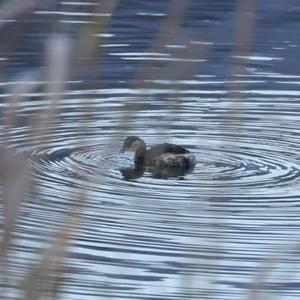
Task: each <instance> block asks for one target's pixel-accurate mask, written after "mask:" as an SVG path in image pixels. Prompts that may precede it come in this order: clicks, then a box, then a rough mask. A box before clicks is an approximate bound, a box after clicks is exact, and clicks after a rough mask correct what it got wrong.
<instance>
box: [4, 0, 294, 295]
mask: <svg viewBox="0 0 300 300" xmlns="http://www.w3.org/2000/svg"><path fill="white" fill-rule="evenodd" d="M80 3H81V2H80ZM80 3H79V2H76V1H74V2H67V1H65V2H62V3H60V6H59V9H60V10H57V8H56V10H55V12H56V13H57V14H59V18H60V21H61V22H64V23H68V24H72V25H74V26H77V25H78V23H80V22H88V20H89V18H90V15H89V14H87V15H85V14H83V12H84V11H85V7H86V6H88V5H92V4H91V2H84V3H85V4H84V5H83V4H82V3H81V4H80ZM89 3H90V4H89ZM167 4H168V1H151V2H149V1H121V2H120V5H119V6H117V8H116V12H115V15H114V16H113V18H112V24H111V25H110V26H109V28H108V29H107V32H106V33H105V43H104V44H103V45H102V46H103V49H104V54H103V55H104V59H102V60H100V59H99V66H98V65H97V63H98V61H96V62H95V65H96V66H97V67H99V78H98V79H96V80H94V81H93V88H92V89H89V88H87V85H86V81H84V79H78V80H73V81H72V82H71V83H69V86H68V88H69V89H68V91H67V92H66V93H65V94H64V99H63V100H62V101H60V102H59V106H58V111H59V113H58V117H57V118H56V119H55V120H54V121H53V122H51V123H49V124H48V125H47V128H48V129H49V130H50V132H51V135H50V137H48V138H47V139H45V140H43V139H35V138H34V137H33V136H32V135H31V132H30V126H29V125H28V123H29V120H31V118H32V117H34V116H36V115H39V114H41V113H42V111H43V109H45V107H47V105H48V103H49V102H48V101H47V100H45V97H46V98H47V97H49V95H48V96H47V95H46V94H45V93H44V92H35V93H32V94H30V95H28V98H27V100H26V101H25V100H24V101H23V102H22V103H20V104H19V105H18V108H17V110H18V114H19V118H20V124H18V126H17V127H16V128H15V130H14V132H13V135H12V141H11V144H12V146H13V147H14V148H15V149H17V151H18V152H21V153H27V154H28V153H29V154H30V155H31V157H38V158H40V159H31V158H28V159H27V163H28V165H30V166H31V167H32V169H33V170H34V171H35V174H36V178H37V185H38V194H34V196H32V197H31V198H30V199H29V200H28V201H27V202H26V204H25V205H24V208H23V212H22V219H21V221H20V222H19V224H18V226H17V229H16V240H15V245H16V246H15V248H14V251H13V252H12V253H11V257H12V259H13V261H14V267H13V272H14V273H15V274H16V276H19V277H20V278H21V277H22V276H23V274H24V273H25V272H26V270H27V267H28V265H30V264H31V263H32V260H33V261H34V260H35V259H36V257H37V255H38V253H39V249H41V248H43V247H44V246H45V244H47V242H46V241H47V237H49V236H51V233H52V232H53V231H55V230H57V229H58V228H59V226H60V225H61V223H62V222H63V220H64V219H65V218H66V214H67V212H68V210H69V207H70V206H71V205H72V201H74V199H76V198H77V197H78V194H79V193H80V190H82V188H84V189H85V190H86V192H87V201H86V203H85V204H84V205H83V207H82V212H81V221H80V222H81V223H80V227H79V230H78V231H76V233H75V234H74V235H75V236H74V238H73V239H72V243H71V247H70V248H69V251H68V255H67V257H68V258H67V267H66V271H65V274H64V277H65V283H64V285H63V287H62V290H61V293H62V299H100V298H109V297H112V298H116V299H191V298H194V299H220V300H221V299H222V300H224V299H247V297H248V296H249V295H250V293H251V284H253V283H254V282H255V280H256V279H255V278H256V276H258V275H259V274H261V273H263V274H264V276H263V280H264V281H265V286H264V290H265V292H266V293H268V294H269V295H273V294H276V295H278V296H279V298H278V299H299V297H300V286H299V280H300V272H299V267H300V258H299V251H298V252H297V250H298V249H299V229H300V189H299V188H300V176H299V175H300V171H299V159H300V156H299V150H300V143H299V142H300V138H299V133H300V132H299V131H300V130H299V120H300V102H299V96H300V92H299V84H300V74H299V70H298V65H297V62H298V59H299V53H300V52H299V44H300V42H299V38H298V35H299V16H298V15H297V14H296V12H297V11H298V12H299V9H300V6H299V4H298V2H297V1H291V0H290V1H287V2H285V4H283V3H282V2H281V1H272V3H271V2H270V4H267V3H265V4H264V6H263V5H262V4H259V6H258V7H257V12H256V27H255V30H254V40H253V45H252V48H253V49H252V51H251V55H249V56H247V57H245V58H244V59H245V61H246V62H247V65H248V66H247V68H246V74H235V75H236V76H235V77H234V79H228V78H229V74H230V70H229V69H230V61H231V59H232V52H231V51H232V48H233V46H232V45H233V44H232V43H233V42H232V40H233V24H234V11H235V4H236V3H235V2H233V1H194V2H193V3H192V6H191V8H190V9H189V10H188V11H187V14H186V18H185V21H184V26H183V27H182V31H183V33H182V34H181V35H180V36H179V37H178V38H177V40H175V41H173V43H172V44H170V45H164V47H163V49H164V51H163V52H160V53H153V52H151V48H150V46H151V38H152V37H153V36H155V33H156V31H157V30H158V27H159V24H160V22H161V21H162V20H163V18H164V17H165V16H166V14H167ZM52 9H53V8H52ZM68 12H69V15H67V13H68ZM76 13H77V14H76ZM52 15H53V11H52V13H51V11H49V10H37V11H36V13H35V16H36V19H31V20H26V21H25V23H26V24H28V29H27V31H26V32H25V33H24V39H23V41H22V43H21V45H20V47H19V48H18V51H17V52H16V53H15V54H14V55H13V56H11V57H9V58H7V65H8V76H9V79H7V81H6V82H3V83H2V88H3V91H4V92H5V91H7V89H8V88H9V86H10V85H12V84H13V79H12V78H14V76H16V75H17V74H19V73H20V72H23V71H26V70H29V69H39V68H41V56H42V51H43V49H42V48H43V45H44V41H45V40H44V37H43V36H40V34H39V32H38V29H37V27H36V25H40V26H46V25H47V22H48V21H47V18H50V16H52ZM49 22H50V21H49ZM99 34H101V32H100V33H99ZM193 43H194V44H197V43H198V44H205V45H208V49H207V50H206V54H205V55H203V57H198V59H195V58H194V59H190V60H191V61H190V62H188V61H187V60H188V59H187V58H186V56H184V55H182V53H183V52H180V51H183V50H184V49H185V48H186V47H187V45H191V44H193ZM99 48H100V46H99ZM149 49H150V50H149ZM170 49H171V50H170ZM174 49H176V51H175V50H174ZM182 49H183V50H182ZM5 59H6V58H5ZM100 61H101V67H100ZM145 61H151V62H153V61H156V64H155V68H156V70H157V72H158V74H160V75H164V76H161V77H162V79H160V78H161V77H160V76H158V77H157V78H152V79H149V80H148V81H147V84H145V83H144V82H139V80H142V79H138V78H135V77H134V74H135V72H136V71H137V70H138V68H139V64H140V63H141V62H145ZM170 61H175V62H176V64H178V65H177V67H178V69H180V68H181V65H180V64H181V63H183V62H184V65H183V66H186V64H189V63H190V64H191V66H190V67H191V69H192V70H193V71H192V72H191V73H186V74H183V75H184V76H182V77H183V78H179V79H178V78H176V76H171V74H169V75H170V76H168V74H167V75H166V74H165V73H164V72H165V63H169V62H170ZM178 69H176V70H178ZM233 80H234V82H233ZM231 84H232V86H235V85H236V87H237V89H239V90H238V91H239V98H240V100H239V101H237V100H234V99H233V98H232V97H230V96H228V93H227V89H228V87H229V86H231ZM95 86H96V87H97V88H94V87H95ZM241 87H242V88H241ZM3 95H4V94H3ZM2 97H4V96H2ZM129 103H131V104H132V103H134V104H135V105H137V108H138V109H137V111H135V112H134V113H133V112H132V111H131V110H130V109H129V108H130V107H131V106H130V105H129ZM6 105H7V104H6V102H3V101H2V102H1V107H2V109H4V108H5V107H6ZM124 114H125V115H126V116H127V115H128V119H129V122H128V123H126V124H127V125H128V127H127V128H128V129H126V130H125V127H124V123H123V116H124ZM126 135H138V136H141V137H143V138H144V139H145V141H146V142H147V144H149V145H151V144H154V143H160V142H172V143H178V144H181V145H184V146H186V147H187V148H188V149H190V151H191V152H192V153H193V154H194V155H195V156H196V159H197V165H196V166H195V169H194V171H193V172H192V173H191V174H187V175H186V176H184V177H182V176H180V177H175V178H168V179H158V178H155V177H153V174H151V173H150V172H148V171H146V172H145V173H144V174H143V176H142V177H140V178H137V179H135V180H125V179H124V178H123V177H122V174H121V173H120V167H122V162H121V160H122V159H121V158H120V156H119V154H118V150H119V148H120V146H121V143H122V140H123V138H124V136H126ZM43 141H44V142H43ZM58 150H59V151H66V152H67V154H68V155H63V156H61V157H60V156H57V155H55V153H56V154H57V152H56V151H58ZM52 154H54V155H53V156H52V157H51V155H52ZM45 155H46V156H47V157H48V158H49V156H50V158H51V159H43V157H45ZM37 195H38V196H37ZM267 260H270V261H271V262H269V264H268V263H266V261H267ZM266 265H267V267H268V268H270V269H268V271H261V269H262V268H264V267H266ZM271 297H273V296H271ZM274 297H275V296H274ZM12 299H14V297H13V296H12Z"/></svg>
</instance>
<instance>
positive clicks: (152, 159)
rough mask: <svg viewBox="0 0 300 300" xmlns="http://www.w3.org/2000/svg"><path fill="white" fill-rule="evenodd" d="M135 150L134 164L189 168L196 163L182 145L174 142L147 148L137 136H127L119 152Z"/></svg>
mask: <svg viewBox="0 0 300 300" xmlns="http://www.w3.org/2000/svg"><path fill="white" fill-rule="evenodd" d="M125 151H135V156H134V163H135V165H136V166H148V167H153V168H158V169H161V168H176V169H181V170H185V171H187V170H191V169H193V167H194V166H195V164H196V159H195V156H194V155H193V154H191V153H190V151H188V150H187V149H185V148H184V147H182V146H178V145H175V144H168V143H164V144H158V145H154V146H152V147H151V148H149V149H148V150H147V147H146V144H145V142H144V141H143V140H142V139H141V138H139V137H137V136H128V137H127V138H126V139H125V140H124V142H123V146H122V149H121V152H123V153H124V152H125Z"/></svg>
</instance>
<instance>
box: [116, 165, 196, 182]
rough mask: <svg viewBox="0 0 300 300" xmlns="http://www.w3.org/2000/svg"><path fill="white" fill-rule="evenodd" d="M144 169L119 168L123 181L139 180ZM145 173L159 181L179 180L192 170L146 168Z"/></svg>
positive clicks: (139, 167)
mask: <svg viewBox="0 0 300 300" xmlns="http://www.w3.org/2000/svg"><path fill="white" fill-rule="evenodd" d="M145 170H146V168H145V167H143V166H134V167H127V168H121V169H120V172H121V174H122V176H123V178H124V179H125V180H132V179H137V178H140V177H142V176H143V175H144V173H145ZM147 171H148V172H149V173H150V174H151V175H152V176H153V177H154V178H159V179H168V178H180V179H183V178H184V176H185V175H186V174H188V173H191V172H192V169H186V170H184V169H178V168H147Z"/></svg>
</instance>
